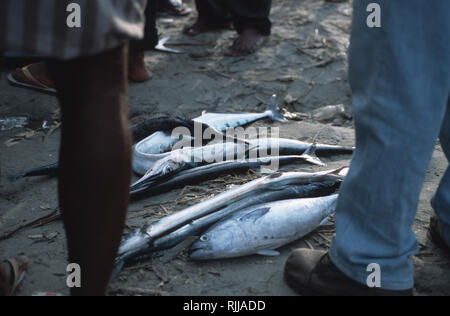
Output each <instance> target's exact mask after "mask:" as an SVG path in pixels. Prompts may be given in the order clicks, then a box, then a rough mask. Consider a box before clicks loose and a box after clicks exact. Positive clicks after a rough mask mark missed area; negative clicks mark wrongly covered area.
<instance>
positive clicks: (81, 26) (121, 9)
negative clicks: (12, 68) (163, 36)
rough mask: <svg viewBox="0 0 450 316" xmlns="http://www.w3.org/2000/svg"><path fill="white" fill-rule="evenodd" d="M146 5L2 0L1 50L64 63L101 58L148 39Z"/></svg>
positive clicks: (129, 0) (130, 0)
mask: <svg viewBox="0 0 450 316" xmlns="http://www.w3.org/2000/svg"><path fill="white" fill-rule="evenodd" d="M150 1H152V0H150ZM145 5H146V0H0V51H12V50H18V51H23V52H29V53H35V54H38V55H41V56H46V57H53V58H58V59H71V58H75V57H81V56H88V55H94V54H98V53H100V52H102V51H105V50H108V49H111V48H114V47H117V46H119V45H121V44H122V43H124V42H125V41H126V40H127V39H130V38H134V39H141V38H142V37H143V35H144V34H143V28H144V23H145V18H144V9H145Z"/></svg>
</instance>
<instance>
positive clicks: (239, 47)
mask: <svg viewBox="0 0 450 316" xmlns="http://www.w3.org/2000/svg"><path fill="white" fill-rule="evenodd" d="M268 38H269V36H265V35H262V34H261V33H260V32H259V31H258V30H256V29H246V30H244V31H243V32H242V33H241V34H240V35H239V37H238V38H237V39H236V40H235V41H234V42H233V45H231V47H229V48H228V49H227V50H226V51H225V55H226V56H233V57H238V56H246V55H250V54H253V53H254V52H255V51H257V50H258V49H259V48H260V47H261V46H263V45H264V43H265V42H266V41H267V39H268Z"/></svg>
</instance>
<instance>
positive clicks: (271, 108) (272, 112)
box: [266, 94, 286, 122]
mask: <svg viewBox="0 0 450 316" xmlns="http://www.w3.org/2000/svg"><path fill="white" fill-rule="evenodd" d="M276 97H277V96H276V95H275V94H274V95H272V97H271V98H270V101H269V104H267V108H266V112H267V113H269V117H270V119H271V120H273V121H277V122H286V119H285V118H284V116H283V114H281V112H280V109H279V108H278V105H277V102H276Z"/></svg>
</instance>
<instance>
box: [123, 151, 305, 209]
mask: <svg viewBox="0 0 450 316" xmlns="http://www.w3.org/2000/svg"><path fill="white" fill-rule="evenodd" d="M307 159H309V157H308V156H303V155H288V156H268V157H261V158H254V159H239V160H229V161H222V162H217V163H213V164H208V165H204V166H200V167H196V168H192V169H187V170H183V171H180V172H179V173H177V174H174V175H173V176H172V177H169V178H167V179H164V181H161V180H153V181H145V182H140V183H136V184H134V185H132V186H131V188H130V199H131V200H133V201H134V200H137V199H140V198H144V197H149V196H153V195H157V194H161V193H164V192H168V191H170V190H173V189H176V188H179V187H184V186H186V185H190V184H195V183H199V182H200V181H206V180H209V179H213V178H217V177H218V176H220V175H224V174H230V173H243V172H247V171H249V170H254V171H261V170H262V168H263V167H265V166H269V169H270V166H271V165H272V163H273V162H277V163H278V165H279V166H283V165H286V164H291V163H299V162H304V161H305V160H307ZM268 172H269V170H268ZM272 172H273V171H272Z"/></svg>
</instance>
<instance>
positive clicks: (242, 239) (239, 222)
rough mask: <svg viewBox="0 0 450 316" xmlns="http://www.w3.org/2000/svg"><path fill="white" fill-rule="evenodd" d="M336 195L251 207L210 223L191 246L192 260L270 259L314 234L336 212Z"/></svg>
mask: <svg viewBox="0 0 450 316" xmlns="http://www.w3.org/2000/svg"><path fill="white" fill-rule="evenodd" d="M337 199H338V195H337V194H335V195H331V196H326V197H319V198H307V199H292V200H284V201H278V202H271V203H266V204H260V205H257V206H253V207H250V208H247V209H244V210H242V211H238V212H236V213H234V214H233V215H231V216H230V217H229V218H226V219H224V220H222V221H220V222H218V223H216V224H214V225H213V226H212V227H211V228H210V229H208V231H207V232H206V233H204V234H203V235H202V236H201V237H200V238H199V240H198V241H196V242H195V243H194V244H193V245H192V247H191V253H190V257H191V258H192V259H196V260H205V259H217V258H232V257H239V256H246V255H251V254H261V255H269V256H274V255H278V254H279V253H278V252H277V251H275V249H277V248H279V247H281V246H284V245H286V244H288V243H290V242H292V241H294V240H297V239H300V238H302V237H304V236H306V235H307V234H309V233H311V232H312V231H314V230H315V229H316V228H317V227H319V226H320V225H321V224H322V223H324V222H325V221H326V220H327V218H328V217H329V216H330V215H331V214H332V213H333V212H334V210H335V209H336V203H337Z"/></svg>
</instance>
